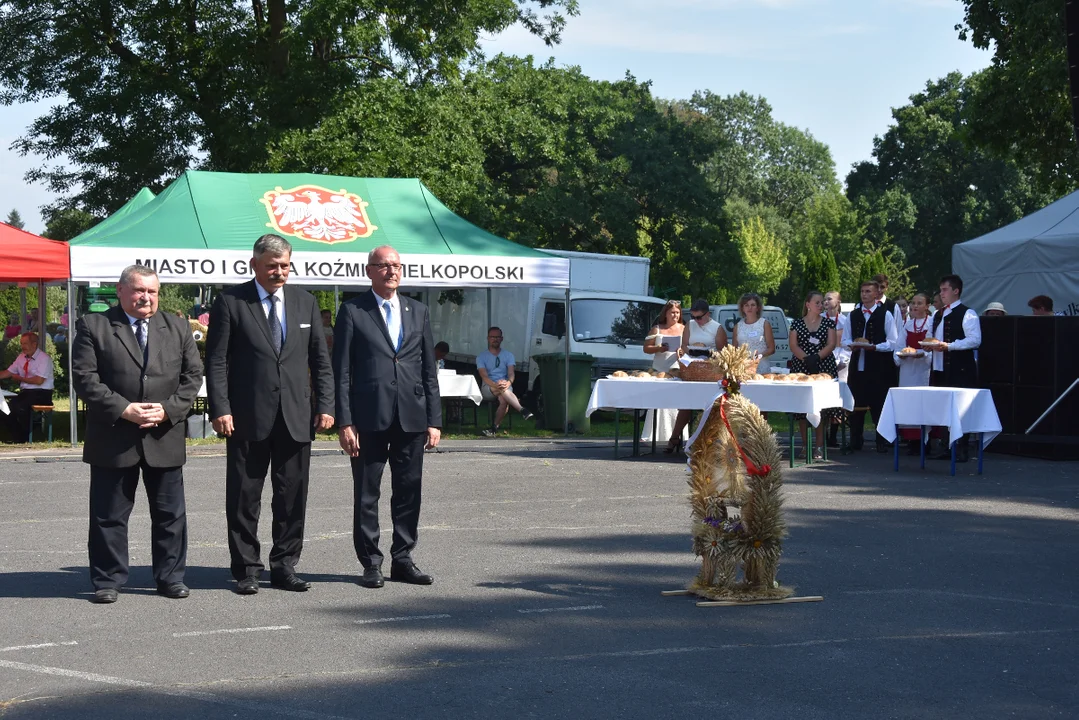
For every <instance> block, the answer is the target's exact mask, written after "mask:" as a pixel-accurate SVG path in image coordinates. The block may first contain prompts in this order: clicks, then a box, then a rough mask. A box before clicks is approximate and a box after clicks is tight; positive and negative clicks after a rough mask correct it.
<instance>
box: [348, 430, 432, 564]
mask: <svg viewBox="0 0 1079 720" xmlns="http://www.w3.org/2000/svg"><path fill="white" fill-rule="evenodd" d="M426 441H427V433H426V431H425V432H405V431H404V430H402V429H401V423H400V422H399V421H398V419H397V417H394V419H393V423H392V424H391V425H390V427H389V428H387V429H386V430H380V431H377V432H361V433H360V455H359V457H354V458H352V484H353V504H354V510H353V519H352V541H353V544H354V545H355V546H356V557H357V558H358V559H359V561H360V564H361V565H363V566H364V568H369V567H377V566H379V565H381V564H382V557H383V556H382V551H381V550H379V549H378V538H379V524H378V499H379V496H380V495H381V485H382V471H383V469H384V468H385V467H386V463H387V462H389V464H390V491H391V493H392V495H391V496H390V517H391V519H392V520H393V543H392V544H391V545H390V558H391V559H392V561H393V562H394V563H403V562H410V561H411V560H412V550H413V548H415V547H416V539H417V535H418V533H419V524H420V485H421V478H422V476H423V447H424V444H425V443H426Z"/></svg>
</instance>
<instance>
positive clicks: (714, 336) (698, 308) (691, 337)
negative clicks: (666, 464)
mask: <svg viewBox="0 0 1079 720" xmlns="http://www.w3.org/2000/svg"><path fill="white" fill-rule="evenodd" d="M689 316H690V317H691V318H693V319H692V320H690V321H689V322H688V323H687V324H686V329H685V330H683V331H682V347H680V348H678V355H679V357H681V356H682V355H688V356H690V357H699V358H707V357H710V356H711V354H712V351H713V350H722V349H723V348H724V347H726V346H727V331H726V330H724V329H723V326H722V325H720V324H719V323H718V322H716V321H715V320H713V319H712V308H711V307H709V305H708V301H707V300H705V299H703V298H697V299H696V300H694V301H693V305H692V306H691V307H690V309H689ZM691 412H692V411H690V410H679V411H678V415H677V416H676V417H675V419H674V431H673V432H672V433H671V438H670V440H668V441H667V447H666V448H664V450H663V452H664V453H666V454H668V455H669V454H671V453H673V452H674V451H675V450H677V449H678V447H679V446H680V445H681V444H682V432H683V431H684V430H685V429H686V426H687V425H689V418H690V415H691Z"/></svg>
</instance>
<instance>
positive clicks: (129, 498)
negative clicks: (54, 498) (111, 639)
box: [71, 265, 202, 603]
mask: <svg viewBox="0 0 1079 720" xmlns="http://www.w3.org/2000/svg"><path fill="white" fill-rule="evenodd" d="M159 287H160V284H159V281H158V278H157V274H156V273H155V272H154V271H153V270H152V269H151V268H148V267H144V266H142V265H132V266H130V267H128V268H126V269H125V270H124V272H123V274H122V275H120V283H119V285H118V286H117V288H116V291H117V295H118V296H119V298H120V305H119V307H114V308H111V309H110V310H109V311H108V312H105V313H102V314H93V315H87V316H86V317H84V318H81V319H80V320H79V324H78V328H77V331H76V335H75V339H74V342H73V344H72V349H71V368H72V380H73V381H74V385H75V391H76V393H77V394H78V396H79V397H81V398H82V399H83V401H84V402H85V403H86V407H87V416H86V441H85V443H84V445H83V451H82V460H83V462H85V463H89V465H90V538H89V543H88V547H89V551H90V580H91V581H92V582H93V585H94V602H98V603H112V602H116V598H117V593H118V592H119V590H120V588H121V587H123V585H124V583H125V582H127V576H128V547H127V520H128V517H129V516H130V515H131V508H132V507H133V506H134V504H135V488H136V486H137V485H138V482H139V472H140V471H141V472H142V482H143V485H145V486H146V498H147V500H148V501H149V503H150V522H151V531H150V533H151V538H152V541H153V544H152V546H151V547H152V549H151V553H152V557H153V568H154V580H155V581H156V582H157V591H158V592H159V593H161V594H162V595H164V596H165V597H169V598H185V597H187V596H188V594H189V591H188V588H187V586H186V585H184V582H183V580H184V570H185V569H186V567H187V511H186V508H185V505H184V475H183V464H184V462H185V461H186V459H187V447H186V442H185V432H184V430H185V427H186V419H187V413H188V411H189V410H190V409H191V405H192V403H194V402H195V396H196V394H198V391H199V386H200V385H201V384H202V361H201V360H199V351H198V347H196V345H195V339H194V338H193V337H192V336H191V328H190V327H189V326H188V324H187V323H186V322H184V321H182V320H180V319H179V318H177V317H173V316H172V315H169V314H168V313H159V312H158V311H157V295H158V289H159Z"/></svg>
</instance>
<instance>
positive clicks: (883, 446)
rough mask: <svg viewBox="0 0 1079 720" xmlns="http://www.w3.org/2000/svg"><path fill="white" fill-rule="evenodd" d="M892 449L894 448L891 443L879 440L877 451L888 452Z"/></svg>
mask: <svg viewBox="0 0 1079 720" xmlns="http://www.w3.org/2000/svg"><path fill="white" fill-rule="evenodd" d="M891 449H892V446H891V445H889V444H888V443H885V442H880V441H879V440H878V441H877V452H879V453H886V452H890V451H891Z"/></svg>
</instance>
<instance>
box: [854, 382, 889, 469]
mask: <svg viewBox="0 0 1079 720" xmlns="http://www.w3.org/2000/svg"><path fill="white" fill-rule="evenodd" d="M847 384H848V385H850V392H851V394H852V395H853V396H854V407H856V408H866V407H867V408H869V414H870V415H871V416H872V418H873V425H874V426H876V424H877V422H878V421H879V420H880V413H881V410H883V409H884V401H885V399H887V397H888V383H887V379H886V378H882V377H879V375H878V374H877V373H874V372H872V371H870V370H863V371H861V372H859V371H858V370H857V369H856V368H854V367H852V368H851V370H850V374H849V375H848V376H847ZM864 431H865V410H854V411H853V412H851V414H850V446H851V447H852V448H853V449H855V450H861V449H862V445H863V443H864V438H863V435H864ZM878 438H879V436H878Z"/></svg>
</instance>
